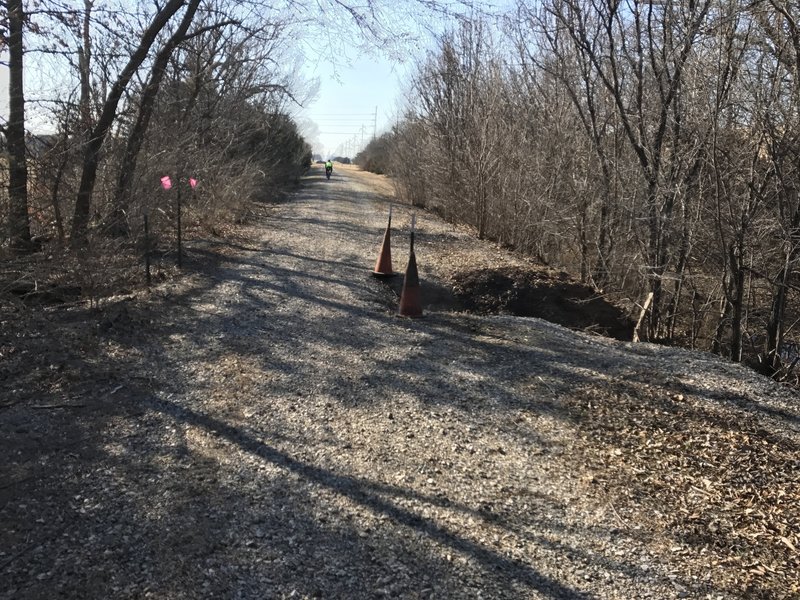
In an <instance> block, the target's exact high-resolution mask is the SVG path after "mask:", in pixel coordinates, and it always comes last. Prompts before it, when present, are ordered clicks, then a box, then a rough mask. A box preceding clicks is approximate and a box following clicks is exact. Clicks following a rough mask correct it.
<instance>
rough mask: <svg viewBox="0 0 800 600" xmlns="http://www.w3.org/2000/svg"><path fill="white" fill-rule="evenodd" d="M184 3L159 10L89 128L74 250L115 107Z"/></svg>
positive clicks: (80, 241) (178, 0) (81, 240)
mask: <svg viewBox="0 0 800 600" xmlns="http://www.w3.org/2000/svg"><path fill="white" fill-rule="evenodd" d="M183 4H184V0H169V2H167V4H166V5H165V6H164V7H163V8H162V9H161V10H159V11H158V13H157V14H156V16H155V18H154V19H153V22H152V23H151V24H150V26H149V27H148V28H147V30H145V32H144V34H143V35H142V40H141V42H140V43H139V46H138V47H137V48H136V50H135V51H134V53H133V55H132V56H131V58H130V60H129V61H128V63H127V64H126V65H125V68H124V69H123V70H122V73H120V75H119V78H118V79H117V80H116V81H115V82H114V85H113V86H112V88H111V92H110V93H109V95H108V98H106V101H105V103H104V104H103V109H102V111H101V113H100V118H99V119H98V120H97V124H96V125H95V126H94V128H93V129H92V132H91V135H90V138H89V141H88V143H87V144H86V150H85V152H84V157H83V172H82V174H81V182H80V186H79V188H78V197H77V199H76V201H75V213H74V216H73V219H72V233H71V240H70V243H71V245H72V246H73V247H81V246H84V245H85V244H86V241H87V240H86V234H87V228H88V226H89V215H90V212H91V207H92V194H93V192H94V185H95V182H96V180H97V169H98V167H99V165H100V151H101V150H102V148H103V142H104V141H105V138H106V134H108V131H109V130H110V129H111V125H112V124H113V123H114V119H115V118H116V114H117V105H118V104H119V101H120V99H121V98H122V94H123V92H124V91H125V88H126V87H127V85H128V82H129V81H130V80H131V78H132V77H133V75H134V73H135V72H136V70H137V69H138V68H139V66H140V65H141V64H142V62H144V59H145V58H146V57H147V54H148V52H149V51H150V48H151V47H152V45H153V44H154V43H155V41H156V37H157V36H158V34H159V32H160V31H161V30H162V29H163V28H164V27H165V26H166V24H167V23H168V22H169V20H170V19H171V18H172V17H173V16H174V15H175V13H177V12H178V11H179V10H180V9H181V8H182V7H183Z"/></svg>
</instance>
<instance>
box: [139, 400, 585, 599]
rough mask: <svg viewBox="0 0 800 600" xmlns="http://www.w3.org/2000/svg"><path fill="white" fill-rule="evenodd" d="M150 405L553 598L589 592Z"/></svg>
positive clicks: (344, 482)
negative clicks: (564, 583) (565, 583)
mask: <svg viewBox="0 0 800 600" xmlns="http://www.w3.org/2000/svg"><path fill="white" fill-rule="evenodd" d="M150 404H151V406H153V408H154V409H156V410H161V411H163V412H164V413H166V414H168V415H169V416H171V417H172V418H174V419H176V420H177V421H180V422H182V423H188V424H191V425H194V426H197V427H202V428H203V429H205V430H207V431H209V432H212V433H214V434H215V435H217V436H220V437H222V438H225V439H227V440H229V441H230V442H233V443H235V444H236V445H238V446H239V447H241V448H242V449H243V450H245V451H247V452H249V453H250V454H253V455H255V456H258V457H259V458H261V459H263V460H266V461H268V462H270V463H273V464H275V465H278V466H280V467H282V468H284V469H287V470H289V471H292V472H293V473H296V474H298V475H300V476H301V477H303V478H304V479H306V480H308V481H311V482H313V483H315V484H316V485H319V486H322V487H324V488H328V489H329V490H331V491H334V492H335V493H337V494H342V495H344V496H347V497H348V498H350V499H351V500H353V501H355V502H357V503H358V504H361V505H363V506H366V507H369V508H370V509H371V510H373V511H375V512H378V513H381V514H383V515H386V516H387V517H390V518H391V519H393V520H394V521H395V522H396V523H398V524H401V525H404V526H406V527H409V528H411V529H415V530H417V531H419V532H421V533H424V534H425V535H427V536H429V537H431V538H432V539H434V540H436V541H437V542H439V543H441V544H444V545H446V546H448V547H450V548H452V549H453V550H456V551H459V552H463V553H465V554H468V555H470V556H472V557H474V558H475V559H477V560H478V561H479V562H480V563H481V564H482V565H483V567H484V568H485V569H487V570H489V571H493V570H500V571H501V572H502V573H503V576H505V577H509V578H511V579H514V580H516V581H518V582H520V583H523V584H525V585H527V586H530V587H533V588H534V589H536V590H538V591H540V592H546V593H547V594H548V595H549V596H550V597H552V598H563V599H568V598H587V597H589V596H587V595H586V594H583V593H579V592H577V591H576V590H573V589H571V588H569V587H567V586H565V585H563V584H562V583H560V582H558V581H556V580H554V579H552V578H550V577H546V576H544V575H542V574H541V573H539V572H537V571H536V570H535V569H534V568H533V567H532V566H531V565H528V564H525V563H522V562H520V561H517V560H513V559H510V558H506V557H504V556H502V555H500V554H498V553H496V552H492V551H491V550H489V549H487V548H484V547H483V546H481V545H479V544H476V543H475V542H473V541H471V540H468V539H465V538H463V537H459V536H458V535H456V534H454V533H452V532H450V531H447V530H446V529H445V528H443V527H441V526H440V525H437V524H436V523H434V522H433V521H432V520H430V519H426V518H424V517H421V516H419V515H417V514H414V513H413V512H411V511H409V510H406V509H404V508H401V507H399V506H396V505H394V504H392V503H391V502H389V501H387V500H385V499H383V498H381V497H380V496H379V495H378V494H376V493H375V492H374V491H373V490H370V489H369V486H367V485H365V484H364V483H363V482H362V481H359V480H357V479H355V478H353V477H349V476H344V475H337V474H335V473H333V472H331V471H329V470H327V469H323V468H320V467H316V466H314V465H310V464H308V463H304V462H301V461H298V460H296V459H294V458H292V457H291V456H289V455H287V454H285V453H283V452H281V451H279V450H277V449H276V448H273V447H272V446H269V445H268V444H266V443H264V442H263V441H260V440H258V439H256V438H254V437H253V436H252V435H249V434H248V433H246V432H243V431H241V430H239V429H237V428H235V427H232V426H231V425H229V424H227V423H225V422H223V421H220V420H218V419H215V418H213V417H210V416H208V415H204V414H201V413H198V412H195V411H192V410H190V409H188V408H186V407H181V406H178V405H176V404H173V403H164V402H159V401H157V400H156V401H153V402H151V403H150ZM383 489H384V491H385V490H386V488H385V487H384V488H383Z"/></svg>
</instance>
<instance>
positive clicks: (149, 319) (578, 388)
mask: <svg viewBox="0 0 800 600" xmlns="http://www.w3.org/2000/svg"><path fill="white" fill-rule="evenodd" d="M389 195H390V190H389V188H388V187H387V186H386V183H385V180H383V179H381V178H378V177H375V176H371V175H368V174H364V173H360V172H357V171H355V170H354V169H345V168H337V169H336V173H335V175H334V178H333V179H332V180H331V181H326V180H325V179H324V176H323V174H322V171H321V170H318V169H315V170H313V171H312V172H311V174H310V176H309V177H308V178H307V180H306V181H305V184H304V186H303V188H302V189H301V190H300V191H299V192H298V193H296V194H295V195H294V196H293V197H292V198H291V199H289V200H288V201H287V202H285V203H283V204H280V205H277V206H273V207H264V208H263V209H262V214H261V215H260V217H259V218H258V219H256V220H255V221H254V222H253V223H252V224H251V225H249V226H247V227H243V228H242V229H241V231H239V237H238V238H236V239H235V240H230V239H229V240H221V239H217V240H205V241H195V242H194V243H193V244H192V245H191V248H190V250H189V252H188V263H189V266H188V268H187V272H188V275H186V276H185V277H183V278H181V279H178V280H175V281H172V282H167V283H162V284H159V285H158V286H156V287H154V288H153V289H152V291H151V292H140V293H134V294H130V295H127V296H124V297H115V298H109V299H107V300H105V301H103V302H101V304H100V308H99V309H90V308H88V307H87V306H85V305H84V304H70V305H63V306H50V307H45V308H36V309H33V310H25V309H20V308H19V307H18V306H4V307H3V308H2V310H0V321H2V324H1V325H2V329H1V330H0V332H1V333H0V336H1V337H0V456H2V457H4V460H3V462H2V463H0V598H9V599H11V598H15V599H16V598H43V599H44V598H47V599H50V598H148V597H150V598H168V599H172V598H347V599H350V598H353V599H356V598H426V599H428V598H487V599H489V598H514V599H516V598H619V599H626V600H627V599H632V598H637V599H638V598H657V599H667V598H711V599H715V600H716V599H729V598H800V580H799V579H798V575H797V573H798V571H799V570H800V554H799V553H798V550H800V534H799V532H800V508H799V506H800V444H799V443H798V442H799V441H800V431H799V430H800V410H799V409H800V398H798V396H797V394H796V393H795V392H793V391H792V390H790V389H789V388H782V387H780V386H778V385H777V384H775V383H773V382H772V381H770V380H767V379H765V378H762V377H760V376H758V375H756V374H755V373H753V372H751V371H748V370H747V369H745V368H744V367H741V366H738V365H731V364H727V363H725V362H722V361H720V360H718V359H716V358H714V357H712V356H710V355H706V354H701V353H695V352H688V351H682V350H678V349H672V348H665V347H658V346H654V345H650V344H637V345H633V344H630V343H625V342H620V341H616V340H611V339H607V338H604V337H599V336H597V335H592V334H588V333H576V332H573V331H570V330H568V329H565V328H563V327H561V326H558V325H554V324H552V323H549V322H546V321H543V320H539V319H536V318H524V317H517V316H509V315H502V314H501V315H492V316H487V315H476V314H467V313H463V312H457V311H453V310H452V305H449V304H448V303H447V302H445V301H444V300H443V298H446V297H447V296H448V294H450V293H453V286H454V280H455V279H458V278H457V277H456V276H455V273H457V272H461V271H463V272H475V271H477V270H480V269H485V268H488V267H492V268H496V267H504V268H508V269H511V270H512V271H513V270H514V269H518V268H521V267H523V266H524V265H525V261H522V260H521V259H518V258H515V257H513V256H511V255H509V254H508V253H507V252H505V251H503V250H501V249H499V248H496V247H494V246H492V245H490V244H485V243H479V242H477V241H476V240H474V239H473V238H472V237H471V236H470V235H469V232H465V231H461V230H457V229H454V228H453V227H452V226H449V225H446V224H445V223H443V222H441V221H440V220H438V219H436V218H435V217H433V216H431V215H428V214H418V215H417V216H418V225H419V227H418V234H417V258H418V262H419V265H420V276H421V279H422V286H423V297H425V296H424V295H425V294H426V290H427V293H429V296H428V304H427V306H426V315H425V317H424V318H422V319H419V320H406V319H401V318H398V317H396V316H395V312H396V306H397V297H396V295H395V293H394V290H393V288H392V286H391V285H388V286H387V285H385V284H383V283H381V282H379V281H377V280H375V279H373V278H371V277H370V276H369V271H370V270H371V269H372V266H373V265H374V262H375V259H376V254H377V249H378V245H379V243H380V240H381V236H382V233H383V228H384V227H385V219H386V212H387V206H388V205H387V204H386V202H387V200H388V198H389ZM408 217H409V210H408V208H407V207H399V208H398V207H396V210H395V216H394V223H395V225H396V228H395V230H394V240H393V241H394V246H393V250H394V258H395V268H396V270H401V269H402V268H403V267H404V266H405V260H406V256H407V254H406V247H407V243H408V236H407V234H408V221H409V219H408ZM395 285H396V284H395ZM455 291H456V292H457V291H458V290H455ZM590 329H591V328H590Z"/></svg>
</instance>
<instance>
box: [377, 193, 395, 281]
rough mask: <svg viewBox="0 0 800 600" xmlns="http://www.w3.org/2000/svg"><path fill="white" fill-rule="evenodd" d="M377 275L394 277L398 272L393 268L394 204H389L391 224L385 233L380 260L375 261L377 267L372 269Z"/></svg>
mask: <svg viewBox="0 0 800 600" xmlns="http://www.w3.org/2000/svg"><path fill="white" fill-rule="evenodd" d="M372 274H373V275H374V276H375V277H394V276H395V275H396V273H395V272H394V271H393V270H392V206H391V205H389V224H388V225H387V226H386V233H384V234H383V244H381V252H380V254H378V260H377V261H376V262H375V269H374V270H373V271H372Z"/></svg>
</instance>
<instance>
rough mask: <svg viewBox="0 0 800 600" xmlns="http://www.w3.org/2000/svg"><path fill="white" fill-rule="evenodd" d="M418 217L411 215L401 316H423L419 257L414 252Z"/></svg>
mask: <svg viewBox="0 0 800 600" xmlns="http://www.w3.org/2000/svg"><path fill="white" fill-rule="evenodd" d="M415 221H416V217H415V216H412V217H411V251H410V253H409V255H408V266H407V267H406V276H405V278H404V279H403V290H402V291H401V292H400V309H399V310H398V314H399V315H400V316H401V317H421V316H422V301H421V299H420V287H419V274H418V273H417V257H416V255H415V254H414V224H415Z"/></svg>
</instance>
